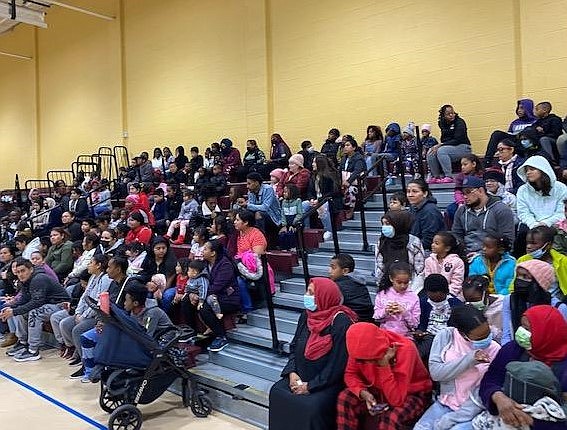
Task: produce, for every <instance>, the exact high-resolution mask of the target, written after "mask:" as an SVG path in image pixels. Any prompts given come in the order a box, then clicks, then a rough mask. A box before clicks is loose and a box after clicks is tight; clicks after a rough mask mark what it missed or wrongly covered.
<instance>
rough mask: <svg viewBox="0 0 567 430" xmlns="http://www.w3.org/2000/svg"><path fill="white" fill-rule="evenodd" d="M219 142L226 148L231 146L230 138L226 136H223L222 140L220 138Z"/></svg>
mask: <svg viewBox="0 0 567 430" xmlns="http://www.w3.org/2000/svg"><path fill="white" fill-rule="evenodd" d="M220 144H221V145H223V146H226V147H227V148H232V140H230V139H229V138H228V137H225V138H224V139H223V140H221V141H220Z"/></svg>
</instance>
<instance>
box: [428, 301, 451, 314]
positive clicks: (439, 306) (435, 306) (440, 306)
mask: <svg viewBox="0 0 567 430" xmlns="http://www.w3.org/2000/svg"><path fill="white" fill-rule="evenodd" d="M427 303H429V304H430V305H431V307H432V308H433V309H435V310H437V311H438V310H441V309H443V308H445V306H447V305H448V304H449V300H447V299H445V300H443V301H442V302H434V301H433V300H431V299H427Z"/></svg>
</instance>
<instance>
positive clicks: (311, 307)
mask: <svg viewBox="0 0 567 430" xmlns="http://www.w3.org/2000/svg"><path fill="white" fill-rule="evenodd" d="M303 306H305V309H307V310H308V311H311V312H313V311H315V310H317V305H316V304H315V296H311V295H309V294H305V295H304V296H303Z"/></svg>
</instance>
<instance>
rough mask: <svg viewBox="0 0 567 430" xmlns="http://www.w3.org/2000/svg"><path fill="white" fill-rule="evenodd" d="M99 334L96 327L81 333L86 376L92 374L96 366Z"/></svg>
mask: <svg viewBox="0 0 567 430" xmlns="http://www.w3.org/2000/svg"><path fill="white" fill-rule="evenodd" d="M98 336H99V335H98V333H97V332H96V329H94V328H93V329H91V330H88V331H86V332H84V333H83V334H81V352H82V355H81V357H82V359H83V367H84V368H85V371H84V374H85V376H86V377H89V376H90V374H91V372H92V370H93V367H94V366H95V361H94V349H95V346H96V343H97V341H98Z"/></svg>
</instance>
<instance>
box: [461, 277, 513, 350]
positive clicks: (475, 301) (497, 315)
mask: <svg viewBox="0 0 567 430" xmlns="http://www.w3.org/2000/svg"><path fill="white" fill-rule="evenodd" d="M489 285H490V279H489V277H488V276H486V275H474V276H469V277H468V278H466V279H465V282H463V296H465V303H467V304H469V305H471V306H474V307H475V308H477V309H478V310H479V311H482V312H484V316H485V317H486V319H487V320H488V325H489V326H490V331H491V332H492V337H493V338H494V340H495V341H496V342H498V343H500V344H501V343H502V303H503V301H504V300H503V296H498V295H493V294H490V293H489V292H488V288H489Z"/></svg>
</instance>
